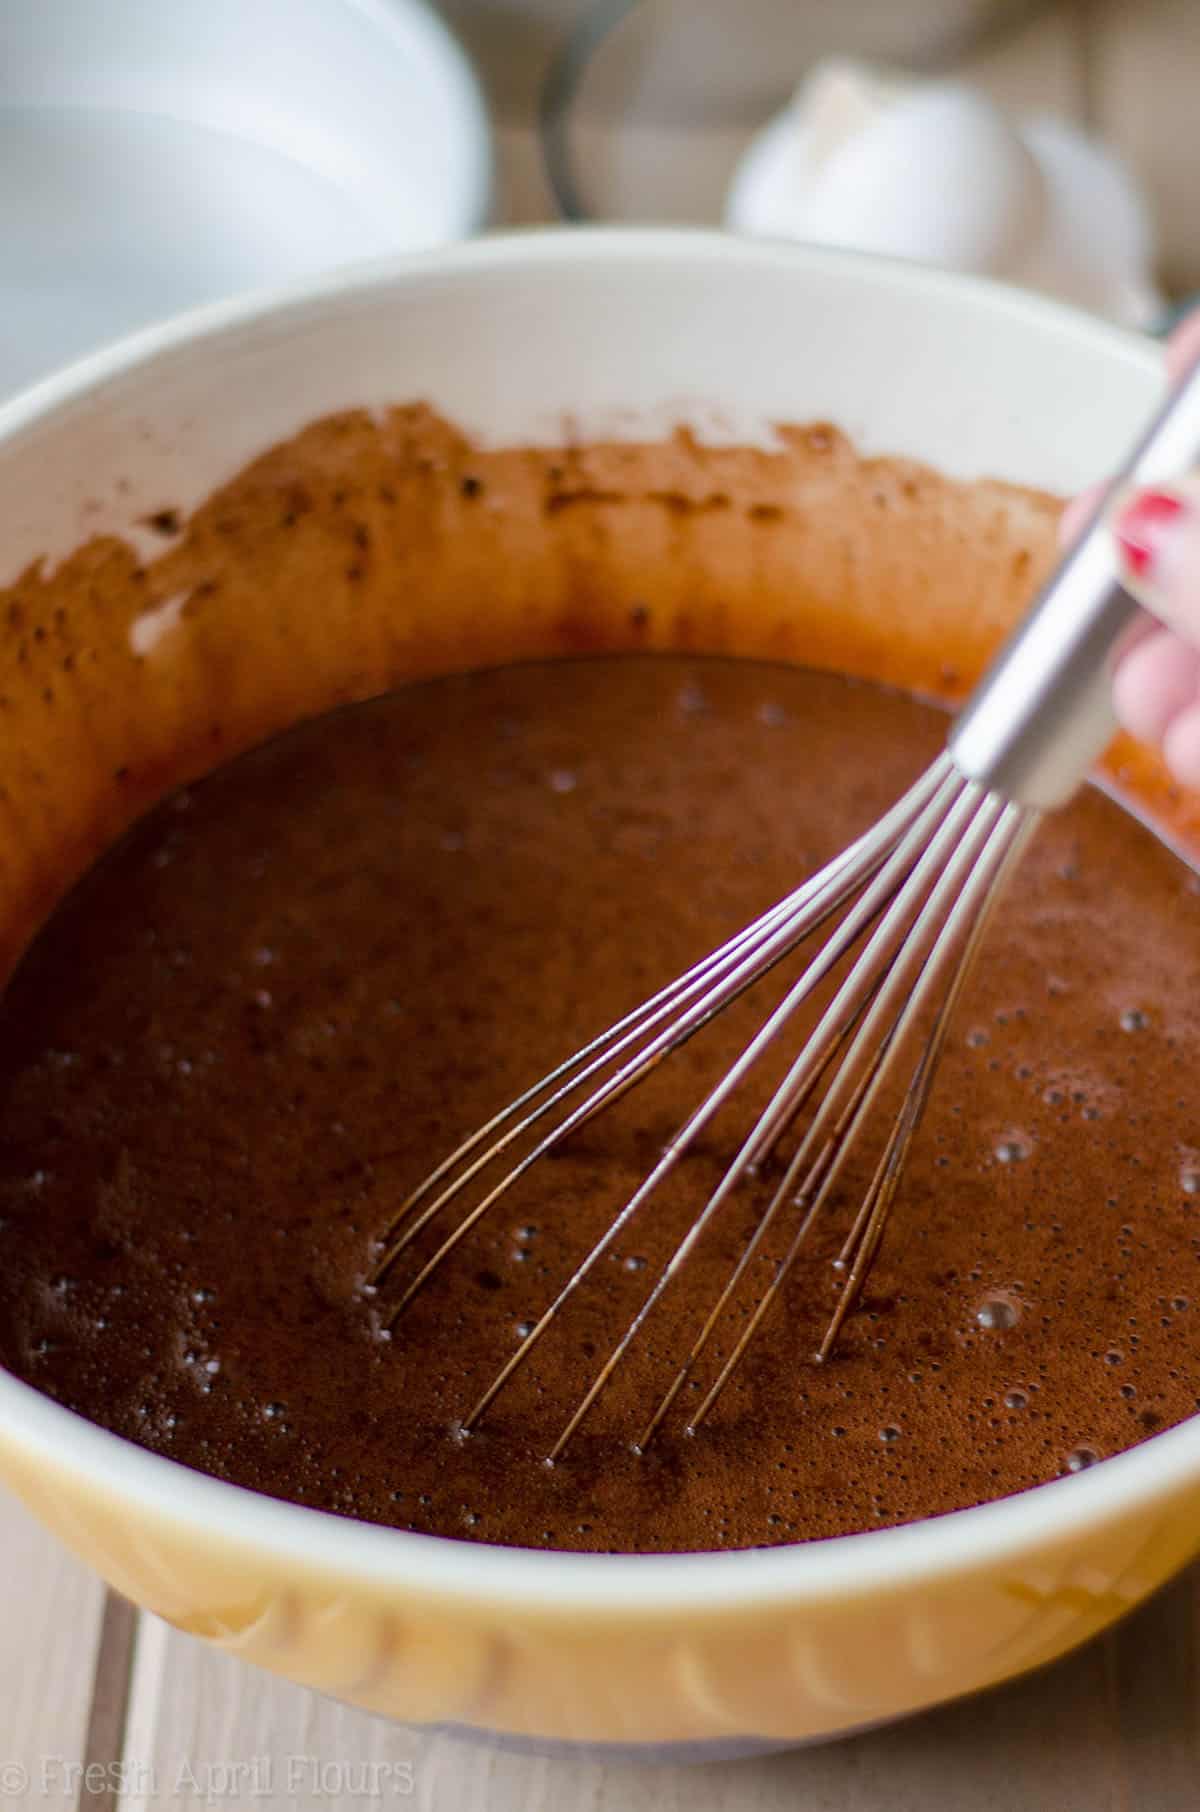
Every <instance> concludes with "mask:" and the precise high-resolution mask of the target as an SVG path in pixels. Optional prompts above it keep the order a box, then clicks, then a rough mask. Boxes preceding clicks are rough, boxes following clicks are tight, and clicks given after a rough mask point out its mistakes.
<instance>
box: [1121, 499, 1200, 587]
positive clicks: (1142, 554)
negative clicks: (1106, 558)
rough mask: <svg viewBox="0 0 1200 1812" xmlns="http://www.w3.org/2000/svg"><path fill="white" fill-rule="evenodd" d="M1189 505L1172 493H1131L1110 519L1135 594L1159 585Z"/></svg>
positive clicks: (1188, 512)
mask: <svg viewBox="0 0 1200 1812" xmlns="http://www.w3.org/2000/svg"><path fill="white" fill-rule="evenodd" d="M1190 511H1191V505H1190V503H1188V502H1187V501H1186V500H1185V499H1184V498H1183V497H1181V496H1180V495H1179V494H1178V493H1177V492H1175V491H1163V490H1154V491H1135V492H1134V494H1133V496H1132V497H1129V498H1126V500H1125V502H1124V503H1123V504H1122V505H1121V507H1120V508H1119V509H1118V511H1117V514H1116V516H1115V517H1114V518H1113V524H1112V531H1113V536H1114V538H1115V540H1116V543H1117V551H1118V553H1119V555H1120V558H1121V564H1122V566H1123V567H1124V569H1125V573H1126V576H1127V577H1128V578H1130V579H1132V580H1133V581H1134V583H1135V586H1136V589H1137V590H1139V591H1153V590H1155V589H1156V588H1157V586H1158V585H1160V584H1161V583H1162V580H1163V577H1164V569H1165V568H1166V567H1167V565H1168V564H1169V561H1170V553H1171V549H1172V547H1173V546H1174V545H1175V543H1176V542H1177V541H1178V538H1179V534H1180V531H1181V530H1182V529H1183V528H1184V527H1185V526H1186V519H1187V517H1188V515H1189V514H1190Z"/></svg>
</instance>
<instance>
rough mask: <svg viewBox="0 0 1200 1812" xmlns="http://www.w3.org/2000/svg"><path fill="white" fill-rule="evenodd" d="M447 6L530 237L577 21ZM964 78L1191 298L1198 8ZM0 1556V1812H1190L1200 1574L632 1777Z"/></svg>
mask: <svg viewBox="0 0 1200 1812" xmlns="http://www.w3.org/2000/svg"><path fill="white" fill-rule="evenodd" d="M800 3H801V0H778V4H779V6H780V7H781V8H784V9H786V8H792V9H793V11H794V9H795V8H796V7H797V6H799V5H800ZM864 3H865V0H857V9H858V11H859V13H861V12H862V7H863V4H864ZM887 3H888V4H889V5H890V4H891V0H887ZM906 3H909V4H911V0H906ZM844 5H845V7H846V9H847V11H853V10H854V9H855V5H856V0H844ZM731 6H732V0H731ZM444 7H445V10H446V11H447V13H448V14H449V15H450V16H451V18H452V19H453V21H454V23H455V24H456V25H457V26H458V27H459V28H460V30H461V31H462V32H463V35H464V36H465V37H466V38H467V40H468V42H470V43H471V45H472V47H473V48H474V49H475V50H476V52H477V54H478V55H479V57H480V59H481V61H482V63H483V65H484V68H485V74H486V76H487V79H488V82H489V86H490V88H491V91H492V94H493V97H494V100H495V103H496V106H497V112H498V118H499V141H500V151H501V160H502V177H503V196H504V206H505V209H506V212H507V214H508V216H509V218H511V219H519V220H538V219H545V218H547V217H548V216H549V212H550V209H549V203H548V198H547V195H546V191H545V187H544V185H543V183H542V180H541V175H540V170H539V166H538V159H537V151H536V145H535V143H534V140H533V135H532V133H531V131H530V128H529V125H528V120H529V117H530V104H531V97H532V92H533V85H534V72H535V70H536V66H537V62H538V59H539V57H540V56H541V55H542V54H543V52H544V48H545V44H546V43H547V42H548V41H549V38H550V36H551V35H552V33H553V30H554V28H555V25H556V23H557V21H559V20H561V18H562V17H564V16H570V14H571V12H572V11H573V10H574V8H573V6H572V5H571V4H570V0H525V5H524V6H522V4H521V0H444ZM732 10H733V11H734V12H735V13H736V12H737V10H738V9H737V8H732ZM969 73H970V74H971V76H972V79H977V80H980V81H982V82H984V83H985V84H986V85H987V86H989V87H990V88H991V89H992V90H993V91H994V92H995V93H996V94H997V95H998V96H999V97H1000V98H1001V99H1003V100H1004V101H1005V102H1008V103H1012V104H1015V105H1028V106H1031V107H1035V108H1046V107H1053V108H1056V109H1058V110H1060V111H1063V112H1066V113H1069V114H1070V115H1072V117H1075V118H1077V119H1083V120H1085V121H1087V122H1088V123H1090V124H1091V125H1093V126H1094V127H1098V128H1101V129H1103V130H1104V131H1105V132H1106V133H1108V134H1109V135H1110V136H1111V137H1112V138H1113V139H1114V140H1115V141H1116V142H1117V143H1119V144H1120V145H1121V146H1122V147H1123V148H1124V149H1125V150H1126V152H1127V153H1128V154H1129V155H1130V157H1131V158H1132V159H1133V161H1134V163H1135V166H1136V167H1137V169H1138V170H1139V172H1140V174H1141V175H1142V177H1143V179H1144V180H1145V182H1146V183H1147V186H1148V188H1149V191H1150V194H1151V197H1152V201H1153V204H1154V208H1155V213H1156V220H1157V227H1158V231H1159V235H1160V242H1161V245H1162V248H1163V274H1164V277H1165V279H1166V281H1167V282H1168V284H1169V285H1171V286H1172V287H1174V288H1176V289H1189V290H1190V289H1200V233H1197V230H1196V194H1197V186H1196V171H1197V168H1198V167H1200V0H1111V3H1110V0H1080V3H1076V0H1067V3H1066V4H1063V5H1061V6H1058V7H1048V8H1047V10H1046V14H1045V16H1044V17H1043V18H1041V19H1040V20H1038V21H1037V22H1036V23H1035V24H1034V25H1033V26H1032V27H1031V28H1030V29H1029V30H1027V31H1025V32H1023V33H1021V35H1020V36H1019V37H1018V38H1017V39H1016V40H1014V41H1013V42H1011V43H1009V44H1007V45H1006V46H1005V47H1004V48H1003V49H1001V50H998V51H994V52H992V53H989V55H988V56H986V57H985V58H983V59H979V60H977V61H976V63H975V64H974V65H972V67H971V68H970V71H969ZM699 74H700V72H698V75H697V79H699ZM748 127H749V122H748V121H744V120H743V121H739V120H736V119H734V120H731V119H725V120H723V121H721V122H720V123H718V124H716V125H713V124H708V125H696V124H694V123H693V124H689V123H681V122H680V121H679V120H674V121H668V122H663V121H660V120H655V119H654V118H653V117H652V113H651V116H650V117H643V118H640V119H639V120H638V122H637V123H636V125H635V126H634V127H632V128H630V127H629V126H628V125H627V126H625V127H624V128H617V127H615V126H614V124H613V122H612V120H611V118H599V117H598V118H595V119H593V120H590V121H589V120H588V119H586V118H585V119H583V120H582V121H581V128H580V142H581V147H582V149H583V150H584V152H585V157H586V166H587V169H588V172H589V175H590V177H591V179H592V180H593V181H594V182H596V183H602V186H603V191H604V194H605V195H606V197H608V198H609V205H610V207H611V209H612V211H613V212H617V213H621V214H626V213H636V212H637V211H638V206H639V202H640V201H642V200H643V199H644V193H645V187H646V184H647V183H648V182H649V181H650V179H651V178H652V179H653V183H654V184H655V185H656V187H655V191H654V192H655V195H656V198H658V199H657V201H656V205H658V206H659V208H660V211H662V210H661V198H662V197H663V196H664V195H666V196H668V197H669V198H670V199H671V210H670V211H671V213H672V214H673V216H674V217H677V218H704V217H706V215H710V214H711V212H712V205H713V199H712V198H713V196H714V194H716V193H718V192H719V188H720V184H721V181H722V180H723V176H724V173H725V172H726V171H727V170H728V169H729V168H730V167H731V165H732V161H733V159H734V157H735V156H736V155H737V151H738V149H739V148H740V146H741V144H742V143H743V142H744V140H745V137H746V134H747V130H748ZM0 1555H2V1556H3V1559H2V1560H0V1592H2V1596H0V1606H2V1607H3V1618H2V1627H0V1809H2V1808H3V1807H4V1806H7V1805H12V1806H14V1807H29V1808H41V1807H47V1808H49V1807H59V1806H67V1807H76V1806H109V1805H112V1806H115V1804H116V1803H117V1794H116V1792H115V1790H114V1789H113V1783H114V1782H116V1781H117V1780H118V1779H119V1780H120V1783H121V1788H122V1791H121V1794H120V1804H121V1805H122V1806H123V1807H124V1808H126V1809H127V1812H151V1809H157V1808H165V1807H201V1806H228V1807H236V1808H238V1812H252V1809H253V1812H277V1809H278V1812H282V1809H283V1808H294V1809H296V1812H300V1809H302V1808H303V1809H305V1812H308V1809H310V1808H317V1807H322V1808H327V1807H331V1806H332V1807H353V1808H367V1807H370V1806H372V1805H383V1804H387V1803H391V1802H393V1801H402V1802H407V1803H411V1804H412V1805H414V1806H417V1807H422V1808H428V1809H430V1812H541V1809H544V1812H676V1809H678V1812H682V1809H683V1808H684V1807H686V1808H687V1812H785V1809H786V1812H825V1809H829V1812H1200V1616H1198V1608H1200V1569H1197V1570H1193V1571H1192V1572H1191V1573H1189V1574H1188V1575H1186V1576H1185V1577H1183V1578H1182V1579H1180V1580H1179V1581H1177V1582H1176V1583H1175V1584H1174V1585H1173V1586H1172V1587H1171V1588H1170V1589H1168V1590H1167V1591H1166V1592H1164V1593H1162V1594H1161V1595H1160V1596H1159V1597H1158V1598H1157V1599H1156V1600H1155V1601H1154V1602H1152V1603H1151V1604H1149V1605H1148V1606H1146V1607H1145V1608H1144V1609H1143V1610H1142V1611H1140V1612H1139V1613H1138V1614H1137V1615H1135V1616H1134V1617H1132V1618H1130V1619H1129V1620H1128V1621H1127V1622H1125V1623H1124V1624H1123V1625H1121V1626H1120V1627H1119V1628H1117V1629H1116V1630H1114V1631H1113V1632H1111V1633H1110V1634H1109V1635H1108V1636H1106V1637H1104V1638H1102V1639H1100V1640H1099V1641H1097V1642H1094V1643H1092V1644H1091V1645H1090V1646H1089V1647H1087V1648H1085V1649H1084V1650H1082V1651H1080V1652H1078V1653H1077V1654H1075V1655H1073V1656H1071V1657H1069V1658H1068V1659H1067V1660H1065V1661H1064V1662H1062V1663H1060V1664H1058V1665H1057V1666H1055V1667H1053V1668H1051V1669H1049V1670H1047V1671H1044V1672H1042V1673H1039V1674H1036V1675H1034V1676H1031V1677H1030V1678H1027V1679H1024V1680H1021V1681H1018V1682H1016V1683H1014V1684H1012V1685H1010V1686H1007V1687H1004V1688H1002V1689H1000V1690H998V1691H996V1692H993V1693H991V1694H988V1695H985V1696H984V1697H982V1698H978V1699H975V1700H972V1701H970V1702H968V1703H964V1704H961V1705H956V1706H951V1707H948V1708H944V1709H942V1710H940V1711H937V1712H934V1713H931V1714H929V1715H927V1716H924V1717H921V1718H918V1719H914V1720H912V1721H910V1722H908V1723H905V1724H902V1725H899V1726H895V1727H893V1728H891V1729H887V1730H883V1731H879V1732H876V1733H874V1734H873V1735H870V1736H867V1737H861V1738H858V1739H856V1740H854V1741H852V1742H847V1743H842V1744H835V1745H831V1746H828V1747H825V1748H819V1749H809V1750H804V1751H798V1752H796V1753H794V1754H791V1755H786V1756H782V1757H776V1758H774V1759H770V1760H766V1761H761V1762H757V1763H751V1762H741V1763H734V1764H729V1765H727V1766H725V1765H722V1766H708V1767H704V1768H641V1769H634V1768H629V1767H625V1766H611V1767H610V1766H597V1765H589V1764H584V1763H578V1764H577V1763H567V1762H563V1761H553V1762H551V1761H542V1760H535V1759H528V1758H524V1757H518V1756H513V1755H509V1754H504V1753H499V1752H496V1751H494V1750H492V1749H490V1748H488V1747H486V1746H478V1747H473V1746H469V1745H466V1744H463V1743H460V1742H457V1741H453V1740H450V1739H447V1738H444V1737H429V1736H425V1735H422V1734H420V1733H419V1732H415V1731H411V1730H406V1729H404V1728H401V1727H397V1726H391V1725H387V1724H384V1723H382V1722H380V1721H379V1720H377V1719H373V1718H369V1717H366V1716H364V1715H360V1714H357V1713H355V1712H351V1711H347V1710H345V1709H343V1708H341V1707H339V1706H336V1705H334V1704H331V1703H329V1702H328V1701H326V1700H323V1699H321V1698H319V1697H317V1696H316V1695H314V1694H312V1693H308V1692H304V1691H301V1690H300V1689H298V1688H294V1687H290V1686H288V1685H285V1684H283V1683H281V1682H279V1681H277V1680H275V1679H273V1678H272V1677H270V1676H268V1675H266V1674H263V1673H259V1672H257V1671H255V1670H253V1669H251V1668H249V1667H247V1666H245V1665H244V1664H242V1663H240V1662H238V1661H235V1660H233V1659H231V1658H229V1657H227V1656H223V1655H220V1654H217V1653H215V1652H214V1651H212V1650H210V1649H208V1648H207V1647H205V1646H203V1645H201V1644H200V1643H198V1642H194V1641H192V1640H190V1639H189V1638H186V1637H183V1636H180V1635H178V1634H176V1633H175V1632H173V1631H171V1630H169V1629H168V1628H167V1627H166V1626H165V1625H163V1624H161V1623H159V1622H158V1621H157V1620H156V1619H153V1618H147V1617H139V1616H138V1615H137V1614H136V1613H135V1612H134V1611H133V1610H132V1609H131V1608H130V1607H129V1606H128V1605H126V1604H124V1603H123V1602H122V1601H121V1600H119V1599H117V1598H116V1597H114V1596H113V1595H111V1594H108V1593H106V1592H105V1590H104V1588H103V1587H102V1586H101V1584H100V1583H99V1581H98V1580H96V1579H95V1578H94V1577H93V1576H92V1575H91V1574H90V1573H89V1572H88V1571H87V1570H86V1569H84V1568H83V1567H81V1566H80V1565H78V1564H77V1563H76V1562H75V1561H74V1560H73V1559H72V1558H71V1557H70V1556H69V1555H67V1554H66V1553H65V1552H64V1551H63V1550H62V1549H61V1548H60V1547H59V1546H58V1545H57V1544H56V1543H55V1542H54V1541H52V1540H51V1539H50V1537H49V1536H47V1535H45V1534H43V1533H42V1531H41V1530H40V1529H39V1528H38V1527H37V1526H36V1525H35V1524H34V1523H33V1522H31V1521H30V1519H29V1518H28V1517H27V1516H26V1515H25V1513H24V1511H23V1510H22V1509H21V1508H20V1507H19V1506H17V1505H16V1504H15V1503H13V1502H12V1501H11V1500H9V1499H7V1498H5V1497H3V1496H2V1495H0ZM89 1763H90V1764H91V1765H92V1767H91V1771H90V1773H87V1774H85V1773H84V1768H85V1766H86V1765H87V1764H89ZM115 1764H119V1765H120V1766H119V1768H117V1767H115V1766H114V1765H115ZM376 1789H378V1791H376Z"/></svg>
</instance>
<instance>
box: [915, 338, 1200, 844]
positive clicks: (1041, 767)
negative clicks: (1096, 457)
mask: <svg viewBox="0 0 1200 1812" xmlns="http://www.w3.org/2000/svg"><path fill="white" fill-rule="evenodd" d="M1198 460H1200V359H1198V360H1197V361H1196V363H1195V364H1193V365H1192V366H1191V368H1190V369H1189V371H1188V373H1187V375H1186V376H1185V378H1184V379H1183V381H1182V383H1180V384H1179V386H1178V387H1177V388H1176V389H1175V390H1174V391H1173V392H1172V394H1171V395H1170V396H1169V397H1168V399H1167V401H1166V403H1165V404H1164V405H1163V408H1162V409H1161V411H1160V412H1159V414H1158V416H1157V417H1156V418H1155V420H1154V421H1153V422H1152V423H1151V425H1150V427H1149V428H1148V429H1147V431H1146V433H1145V434H1144V436H1143V437H1142V440H1141V443H1140V445H1139V446H1138V447H1137V449H1136V450H1135V452H1134V453H1133V455H1132V456H1131V458H1130V459H1129V460H1128V461H1127V462H1126V464H1125V466H1124V467H1123V468H1122V470H1121V471H1120V472H1119V473H1118V474H1117V476H1116V477H1115V478H1114V480H1113V481H1112V483H1111V484H1110V485H1109V487H1108V489H1107V490H1106V491H1105V493H1104V495H1103V497H1102V498H1101V499H1100V502H1099V503H1098V504H1097V506H1096V509H1095V510H1094V512H1093V513H1092V516H1091V517H1090V519H1089V521H1088V524H1087V526H1086V528H1085V529H1084V531H1083V533H1082V535H1081V536H1080V538H1079V540H1078V541H1077V542H1076V544H1075V546H1074V547H1073V548H1072V549H1071V551H1070V552H1069V553H1068V554H1067V556H1066V558H1065V559H1064V560H1063V562H1062V564H1061V565H1060V566H1059V567H1058V569H1057V571H1056V572H1054V573H1053V574H1052V575H1051V577H1050V578H1049V579H1048V580H1047V582H1046V584H1045V585H1044V586H1043V587H1042V590H1041V592H1040V593H1039V595H1038V597H1037V599H1036V600H1035V602H1034V604H1033V605H1032V607H1031V609H1030V611H1029V614H1028V615H1027V616H1026V618H1025V619H1024V621H1023V622H1022V623H1021V625H1020V627H1019V628H1018V629H1017V630H1016V631H1015V632H1014V634H1013V635H1012V636H1011V637H1010V639H1009V641H1008V642H1007V643H1006V644H1005V646H1004V647H1003V648H1002V649H1001V651H1000V653H999V655H998V656H997V657H996V659H995V661H994V662H993V663H992V665H991V667H990V668H989V669H988V672H987V673H986V674H985V676H984V678H983V680H982V681H981V682H980V684H979V686H977V688H976V689H975V691H974V692H973V693H972V695H971V697H970V699H969V700H968V702H967V704H966V705H965V706H964V708H963V710H962V712H961V714H960V716H959V718H958V721H957V723H956V724H955V726H954V730H953V732H952V734H951V737H950V753H951V755H952V756H953V758H954V762H955V765H956V766H957V767H958V768H959V769H960V771H961V772H962V773H964V774H965V775H967V777H968V778H969V779H971V780H978V781H980V782H981V783H982V784H983V785H984V786H986V787H989V788H991V789H993V790H994V791H996V792H998V793H1001V794H1002V795H1003V796H1004V797H1005V798H1006V799H1011V800H1013V801H1014V802H1015V803H1016V804H1018V805H1029V806H1036V807H1037V808H1038V809H1039V810H1043V811H1047V810H1052V809H1053V808H1054V807H1055V806H1059V805H1065V804H1066V802H1067V800H1068V799H1070V797H1071V795H1072V794H1073V793H1074V792H1075V791H1076V790H1077V789H1078V787H1079V786H1080V785H1081V784H1082V783H1083V781H1084V780H1085V779H1086V777H1087V774H1088V771H1089V770H1090V768H1091V767H1092V765H1093V763H1094V762H1095V761H1097V760H1098V759H1099V757H1100V756H1101V755H1102V754H1103V752H1104V750H1105V748H1106V747H1107V746H1108V743H1109V741H1110V740H1111V737H1112V734H1113V731H1114V730H1115V728H1116V719H1115V717H1114V716H1113V709H1112V657H1113V653H1114V651H1115V649H1116V646H1117V643H1118V642H1119V641H1120V638H1121V635H1122V633H1123V632H1124V630H1125V629H1126V628H1127V627H1128V626H1129V624H1130V623H1131V622H1132V621H1133V619H1134V617H1135V616H1136V615H1137V612H1138V608H1139V606H1138V605H1137V603H1136V601H1135V600H1134V599H1133V598H1131V597H1130V595H1129V593H1128V592H1127V591H1125V589H1124V588H1123V587H1122V585H1121V583H1120V580H1119V579H1118V577H1117V564H1116V554H1115V551H1114V548H1113V542H1112V535H1111V533H1110V531H1109V528H1108V525H1107V516H1108V510H1109V507H1110V505H1111V503H1112V501H1113V499H1114V497H1115V495H1116V493H1117V492H1118V491H1120V490H1122V489H1124V488H1125V487H1126V486H1128V485H1130V484H1158V483H1162V482H1163V481H1165V480H1166V481H1169V480H1170V479H1173V478H1178V477H1180V476H1181V475H1182V474H1183V473H1184V472H1187V471H1190V470H1191V469H1192V467H1194V466H1195V465H1196V463H1197V461H1198Z"/></svg>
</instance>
